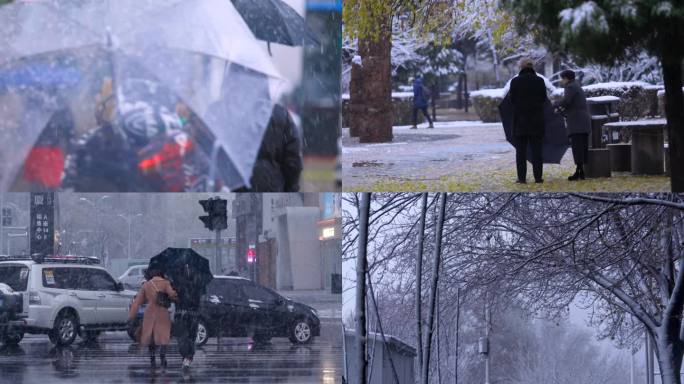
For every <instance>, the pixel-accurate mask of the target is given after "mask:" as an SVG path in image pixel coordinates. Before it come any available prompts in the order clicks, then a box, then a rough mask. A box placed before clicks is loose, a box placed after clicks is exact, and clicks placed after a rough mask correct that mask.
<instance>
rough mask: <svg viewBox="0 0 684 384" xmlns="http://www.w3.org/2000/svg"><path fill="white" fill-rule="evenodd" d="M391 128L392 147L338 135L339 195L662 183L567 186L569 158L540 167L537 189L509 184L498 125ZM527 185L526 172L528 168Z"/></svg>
mask: <svg viewBox="0 0 684 384" xmlns="http://www.w3.org/2000/svg"><path fill="white" fill-rule="evenodd" d="M418 128H419V129H417V130H412V129H410V127H409V126H400V127H395V128H394V141H393V142H392V143H382V144H360V143H359V142H358V139H357V138H351V137H349V129H347V128H345V129H344V130H343V138H342V144H343V149H342V168H343V169H342V173H343V180H344V190H345V191H365V190H370V191H426V190H427V191H444V190H446V191H455V192H456V191H461V192H464V191H465V192H467V191H624V190H638V191H666V190H669V179H668V178H666V177H635V176H632V175H630V174H613V177H612V178H606V179H593V180H588V181H584V182H580V183H572V182H568V181H567V176H568V175H570V174H571V173H572V172H573V171H574V164H573V160H572V153H571V151H570V150H568V151H567V153H566V154H565V156H564V157H563V160H562V162H561V164H560V165H557V164H545V166H544V180H545V183H544V184H543V185H535V184H534V183H530V184H527V185H519V184H516V183H515V179H516V174H515V150H514V149H513V147H512V146H511V145H510V144H509V143H508V142H507V141H506V137H505V135H504V131H503V127H502V126H501V124H500V123H482V122H473V121H454V122H437V123H435V128H434V129H427V124H422V125H420V126H419V127H418ZM528 168H529V169H528V173H529V174H528V180H532V175H531V173H532V169H531V168H532V167H531V166H528Z"/></svg>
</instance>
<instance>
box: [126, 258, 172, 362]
mask: <svg viewBox="0 0 684 384" xmlns="http://www.w3.org/2000/svg"><path fill="white" fill-rule="evenodd" d="M148 274H149V276H150V277H151V278H150V279H149V280H147V281H146V282H145V283H144V284H143V285H142V287H140V292H138V294H137V295H136V296H135V300H133V304H132V305H131V309H130V310H129V312H128V319H129V321H131V320H133V319H135V317H136V316H137V314H138V308H139V307H140V306H141V305H143V304H145V303H146V304H147V308H145V314H144V316H143V323H142V330H141V332H140V340H139V341H140V344H141V345H143V346H145V345H147V346H149V349H150V354H151V356H150V363H151V364H152V366H153V367H154V366H155V365H156V361H155V349H156V346H159V359H160V361H161V364H162V367H164V368H166V346H167V345H169V342H170V339H171V316H170V315H169V310H168V308H164V307H162V306H160V305H159V304H157V293H158V292H164V293H166V294H167V295H169V298H170V299H171V300H173V301H176V299H177V297H178V295H177V294H176V291H174V289H173V287H172V286H171V283H170V282H169V281H168V280H166V279H165V278H164V274H163V273H161V271H157V270H152V271H148Z"/></svg>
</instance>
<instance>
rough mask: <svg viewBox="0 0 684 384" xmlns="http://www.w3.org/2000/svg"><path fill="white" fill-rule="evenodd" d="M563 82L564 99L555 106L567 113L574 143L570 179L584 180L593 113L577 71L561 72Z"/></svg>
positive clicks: (569, 133) (568, 127) (570, 133)
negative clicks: (572, 171)
mask: <svg viewBox="0 0 684 384" xmlns="http://www.w3.org/2000/svg"><path fill="white" fill-rule="evenodd" d="M560 77H561V84H562V85H563V87H564V88H565V93H564V94H563V99H562V100H560V101H559V102H556V103H554V108H555V109H556V110H557V111H558V112H560V113H562V114H563V115H565V124H566V127H567V130H568V136H569V137H570V143H571V145H572V157H573V158H574V159H575V165H577V169H575V173H574V174H573V175H572V176H570V177H568V180H570V181H575V180H584V164H586V163H587V157H588V156H589V134H590V133H591V115H590V114H589V108H588V107H587V98H586V96H585V95H584V91H583V90H582V87H581V86H580V84H579V83H578V82H577V81H576V80H575V72H573V71H571V70H565V71H563V72H561V75H560Z"/></svg>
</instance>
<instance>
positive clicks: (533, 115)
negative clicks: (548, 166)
mask: <svg viewBox="0 0 684 384" xmlns="http://www.w3.org/2000/svg"><path fill="white" fill-rule="evenodd" d="M510 96H511V103H512V104H513V136H514V140H515V161H516V165H517V171H518V180H517V182H518V183H523V184H524V183H525V182H526V178H527V148H528V146H529V147H531V150H532V151H531V152H532V159H531V160H532V170H533V173H534V181H535V182H536V183H543V182H544V180H543V179H542V172H543V159H542V144H543V141H544V103H545V102H547V101H548V97H547V96H546V85H545V83H544V79H542V78H541V77H539V76H537V73H536V72H535V71H534V68H533V62H532V60H530V59H522V60H520V73H519V74H518V76H516V77H515V78H514V79H513V80H511V88H510Z"/></svg>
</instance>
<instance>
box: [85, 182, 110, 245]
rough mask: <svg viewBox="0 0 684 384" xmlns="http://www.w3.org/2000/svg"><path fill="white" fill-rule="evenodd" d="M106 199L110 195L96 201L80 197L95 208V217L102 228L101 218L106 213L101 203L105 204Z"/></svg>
mask: <svg viewBox="0 0 684 384" xmlns="http://www.w3.org/2000/svg"><path fill="white" fill-rule="evenodd" d="M106 199H109V195H104V196H100V198H99V199H97V200H96V201H95V202H93V201H91V200H90V199H88V198H85V197H80V198H79V199H78V200H79V201H82V202H84V203H88V204H90V205H91V206H92V207H93V208H94V209H95V215H96V216H95V218H96V220H97V223H98V226H99V227H100V229H102V224H101V222H102V220H101V218H102V213H104V210H103V209H102V207H101V205H102V204H104V201H105V200H106ZM103 241H104V240H103ZM93 251H94V250H93ZM93 254H94V252H93Z"/></svg>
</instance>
